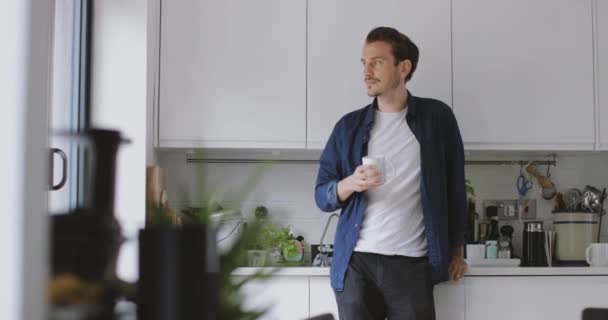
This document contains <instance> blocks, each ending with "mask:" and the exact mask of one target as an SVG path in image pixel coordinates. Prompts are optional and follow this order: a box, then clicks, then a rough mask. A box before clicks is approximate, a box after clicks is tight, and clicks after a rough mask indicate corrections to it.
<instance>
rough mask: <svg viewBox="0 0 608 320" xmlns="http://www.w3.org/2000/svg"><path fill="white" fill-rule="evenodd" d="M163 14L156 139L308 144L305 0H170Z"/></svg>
mask: <svg viewBox="0 0 608 320" xmlns="http://www.w3.org/2000/svg"><path fill="white" fill-rule="evenodd" d="M160 18H161V19H160V30H161V31H160V33H161V34H160V76H159V82H160V84H159V88H160V92H159V116H158V122H159V132H158V135H159V146H160V147H211V148H304V147H305V139H306V120H305V119H306V1H304V0H297V1H283V0H257V1H242V0H241V1H239V0H222V1H212V0H170V1H162V4H161V17H160Z"/></svg>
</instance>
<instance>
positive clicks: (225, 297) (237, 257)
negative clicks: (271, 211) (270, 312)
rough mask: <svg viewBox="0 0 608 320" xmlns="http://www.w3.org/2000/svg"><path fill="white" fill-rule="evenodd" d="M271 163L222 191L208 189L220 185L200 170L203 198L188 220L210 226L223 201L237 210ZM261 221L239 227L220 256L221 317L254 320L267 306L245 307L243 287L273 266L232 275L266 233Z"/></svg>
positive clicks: (273, 271) (223, 318) (263, 277)
mask: <svg viewBox="0 0 608 320" xmlns="http://www.w3.org/2000/svg"><path fill="white" fill-rule="evenodd" d="M270 163H271V162H268V163H263V164H260V165H258V166H257V167H256V168H255V169H254V170H253V173H252V174H251V175H250V176H249V177H247V179H245V180H244V182H243V183H242V184H241V185H240V186H238V187H237V188H236V190H232V191H227V190H221V189H219V188H218V187H216V189H214V190H208V188H207V187H208V184H210V185H215V186H218V185H219V184H216V183H208V184H207V183H205V180H206V177H205V176H204V174H205V172H204V170H199V171H198V172H197V174H198V181H197V182H199V185H198V186H197V187H196V188H197V189H198V192H199V193H202V195H201V196H200V199H205V201H204V203H203V206H202V210H199V211H198V212H197V214H196V215H195V216H194V217H190V218H191V219H189V220H190V222H194V223H200V224H205V225H207V226H210V218H209V217H210V215H211V214H212V213H214V212H216V211H217V210H218V209H219V208H218V204H222V203H225V202H229V203H231V204H232V206H234V207H236V208H238V209H240V208H241V207H242V204H243V202H244V200H245V199H246V198H247V197H248V196H249V195H250V194H251V192H252V191H253V190H254V189H255V187H256V186H257V184H258V183H259V181H260V180H261V178H262V177H263V175H264V174H265V173H266V171H267V170H268V168H269V166H270ZM184 191H186V192H185V193H184V194H189V192H187V191H188V190H184ZM226 200H229V201H226ZM266 216H267V212H266ZM192 218H194V219H192ZM264 220H265V219H261V220H260V219H255V221H253V222H251V223H249V224H247V227H246V228H242V232H241V233H240V236H239V238H238V239H237V240H236V241H235V242H234V243H233V246H232V247H231V249H230V250H229V251H227V252H225V253H224V254H222V255H221V256H220V281H221V289H220V292H219V301H220V315H221V319H222V320H255V319H259V318H260V317H261V316H262V315H264V313H266V311H267V310H266V309H263V310H248V309H246V308H245V307H244V305H243V301H244V293H243V290H242V289H243V287H244V286H245V285H246V284H247V283H250V282H252V281H260V280H265V279H268V278H269V277H270V276H272V275H273V274H274V273H275V272H276V269H274V270H259V271H257V272H256V273H254V274H253V275H249V276H239V277H234V276H232V274H233V272H234V271H235V270H236V269H237V268H239V267H242V266H243V265H245V261H246V259H245V257H246V252H247V250H248V249H250V247H251V244H252V243H255V242H256V241H258V239H260V236H261V235H263V234H264V232H267V231H265V228H266V227H267V224H266V223H265V221H264ZM184 222H185V221H184Z"/></svg>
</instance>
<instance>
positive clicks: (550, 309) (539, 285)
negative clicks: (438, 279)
mask: <svg viewBox="0 0 608 320" xmlns="http://www.w3.org/2000/svg"><path fill="white" fill-rule="evenodd" d="M465 287H466V294H465V296H466V306H465V309H466V319H467V320H486V319H492V320H512V319H551V320H573V319H581V314H582V311H583V309H584V308H586V307H603V308H606V307H608V277H603V276H600V277H594V276H572V277H563V276H541V277H514V276H506V277H468V278H465Z"/></svg>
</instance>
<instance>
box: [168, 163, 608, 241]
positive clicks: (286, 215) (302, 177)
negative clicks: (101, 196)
mask: <svg viewBox="0 0 608 320" xmlns="http://www.w3.org/2000/svg"><path fill="white" fill-rule="evenodd" d="M522 157H523V156H520V155H516V154H509V153H502V155H498V156H496V155H493V156H492V157H491V158H489V157H486V159H503V160H513V159H520V158H522ZM482 158H483V157H482ZM475 159H480V158H479V156H476V158H475ZM545 159H551V158H545ZM556 160H557V168H552V170H551V175H552V178H553V179H554V182H555V183H556V184H557V187H558V190H559V191H564V190H565V189H567V188H571V187H578V188H583V187H584V186H585V185H586V184H590V185H594V186H597V187H600V186H602V187H608V153H601V154H600V153H579V154H572V155H563V156H558V157H557V159H556ZM159 162H160V165H161V166H162V167H163V168H164V169H165V175H166V179H167V189H168V193H169V199H170V202H171V203H172V204H173V205H174V206H175V207H179V206H182V205H188V204H193V205H197V204H199V205H200V204H201V203H202V202H203V201H205V200H206V199H209V198H211V197H214V198H216V199H220V200H222V201H221V202H220V203H221V204H222V205H224V206H225V207H238V203H237V202H235V201H234V200H232V199H233V198H234V197H233V196H232V195H231V194H233V193H234V190H237V189H238V188H239V186H241V185H242V184H243V183H244V181H245V180H246V178H247V177H248V176H250V175H252V174H254V173H256V172H258V171H260V170H266V171H264V172H265V174H264V175H263V177H262V178H261V179H260V180H259V182H258V183H257V184H256V186H255V188H254V189H253V190H252V191H251V193H249V194H248V196H247V198H246V199H245V200H244V202H243V204H242V211H243V214H244V215H245V216H246V217H252V215H253V212H254V211H253V210H254V208H255V207H256V206H257V205H265V206H267V207H268V208H269V210H270V214H271V215H272V216H273V218H274V219H275V220H277V221H278V222H279V223H284V224H288V225H293V226H294V227H295V228H296V230H298V231H299V232H301V233H302V234H303V236H304V237H305V239H306V240H307V241H308V242H309V243H310V242H312V243H318V241H319V238H320V236H321V233H322V231H323V226H324V224H325V221H326V219H327V217H328V214H327V213H322V212H321V211H320V210H319V209H317V207H316V205H315V202H314V184H315V180H316V176H317V170H318V165H316V164H275V165H272V166H270V167H268V168H266V169H264V168H263V167H260V166H259V165H257V164H227V163H226V164H214V163H212V164H188V163H186V155H185V153H184V152H181V153H179V152H164V153H162V154H161V155H160V156H159ZM540 169H542V170H544V167H541V168H540ZM518 174H519V167H518V166H489V165H481V166H479V165H470V166H466V175H467V177H468V178H469V179H470V180H471V182H472V184H473V186H474V187H475V190H476V193H477V209H478V212H479V213H482V200H484V199H516V198H517V193H516V189H515V181H516V179H517V175H518ZM529 195H530V197H533V198H535V199H537V212H538V218H540V219H541V220H550V218H551V213H550V212H551V209H552V207H553V200H544V199H542V197H541V196H540V191H539V189H538V186H536V185H535V187H534V189H533V190H532V191H530V194H529ZM335 225H336V224H335V221H334V222H332V224H331V227H330V229H329V230H328V236H327V237H326V239H329V240H330V241H332V242H333V237H334V234H335V233H334V231H335ZM547 225H548V227H551V224H550V223H549V222H547ZM520 226H521V224H519V225H518V224H516V225H515V227H516V228H515V229H516V231H515V236H516V238H515V239H514V241H515V244H516V246H517V245H518V244H519V242H520V241H521V227H520ZM603 236H604V241H606V240H608V238H606V236H608V222H603Z"/></svg>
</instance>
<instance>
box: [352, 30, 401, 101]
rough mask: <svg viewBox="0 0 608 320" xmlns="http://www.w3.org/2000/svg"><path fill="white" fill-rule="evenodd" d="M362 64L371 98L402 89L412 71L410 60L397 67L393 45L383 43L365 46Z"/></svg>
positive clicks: (368, 93) (377, 42) (378, 42)
mask: <svg viewBox="0 0 608 320" xmlns="http://www.w3.org/2000/svg"><path fill="white" fill-rule="evenodd" d="M361 63H362V64H363V75H364V79H365V86H366V88H367V95H369V96H370V97H377V96H380V95H382V94H385V93H387V92H390V91H393V90H397V89H400V88H402V86H403V83H404V79H405V76H406V75H407V74H408V73H409V71H410V69H411V63H410V61H409V60H404V61H401V62H399V63H398V64H396V65H395V58H394V57H393V54H392V51H391V45H390V44H388V43H386V42H382V41H376V42H372V43H366V44H365V46H364V47H363V57H362V58H361Z"/></svg>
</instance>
